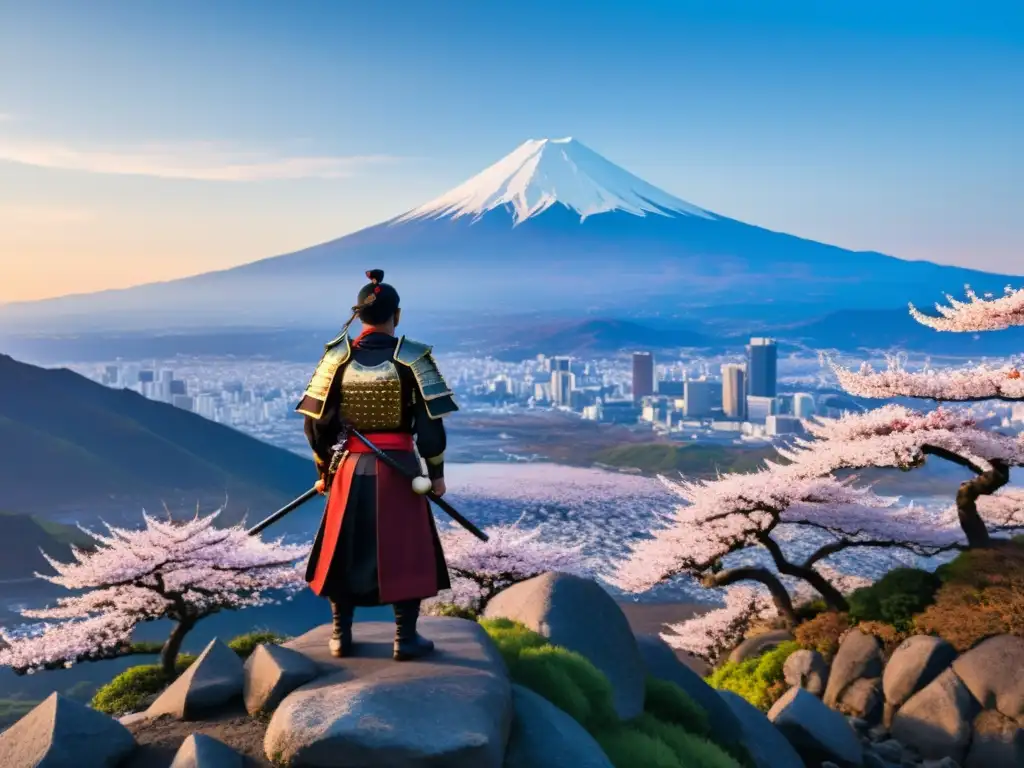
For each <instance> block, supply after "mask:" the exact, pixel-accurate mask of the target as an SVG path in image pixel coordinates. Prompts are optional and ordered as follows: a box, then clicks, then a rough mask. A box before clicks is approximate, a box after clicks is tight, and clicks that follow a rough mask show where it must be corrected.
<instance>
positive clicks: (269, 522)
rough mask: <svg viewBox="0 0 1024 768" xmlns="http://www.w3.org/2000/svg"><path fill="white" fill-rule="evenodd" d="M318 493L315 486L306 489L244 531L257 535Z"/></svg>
mask: <svg viewBox="0 0 1024 768" xmlns="http://www.w3.org/2000/svg"><path fill="white" fill-rule="evenodd" d="M319 495H320V491H318V490H317V489H316V486H313V487H312V488H310V489H309V490H308V491H306V492H305V493H304V494H302V495H301V496H299V497H298V498H297V499H293V500H292V501H289V502H288V503H287V504H285V505H284V506H283V507H281V508H280V509H279V510H277V512H275V513H274V514H272V515H270V516H269V517H267V518H266V519H265V520H261V521H260V522H258V523H256V525H254V526H253V527H252V528H250V529H249V530H248V531H246V533H248V534H249V535H250V536H255V535H257V534H258V533H260V532H261V531H262V530H263V529H264V528H266V527H267V526H269V525H273V524H274V523H276V522H277V521H278V520H280V519H281V518H282V517H284V516H285V515H287V514H288V513H289V512H291V511H292V510H294V509H297V508H298V507H301V506H302V505H303V504H305V503H306V502H307V501H309V500H310V499H312V498H313V497H314V496H319Z"/></svg>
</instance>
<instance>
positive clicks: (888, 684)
mask: <svg viewBox="0 0 1024 768" xmlns="http://www.w3.org/2000/svg"><path fill="white" fill-rule="evenodd" d="M955 658H956V649H955V648H953V646H952V645H950V644H949V643H947V642H946V641H945V640H943V639H941V638H938V637H930V636H928V635H915V636H914V637H909V638H907V639H906V640H904V641H903V642H902V643H900V645H899V647H897V648H896V650H895V651H893V654H892V656H891V657H890V658H889V661H888V663H887V664H886V665H885V673H884V674H883V675H882V691H883V694H884V696H885V703H886V707H887V711H888V712H889V713H890V714H889V715H888V716H887V717H886V725H888V724H889V723H891V721H892V715H891V713H892V712H895V710H897V709H899V708H900V707H902V706H903V705H904V704H905V703H906V701H907V699H909V698H910V697H911V696H913V695H914V694H915V693H917V692H918V691H920V690H921V689H922V688H924V687H925V686H926V685H928V684H929V683H930V682H932V680H934V679H935V678H936V677H938V676H939V674H940V673H941V672H942V671H943V670H944V669H946V668H947V667H949V665H950V664H951V663H952V662H953V660H954V659H955Z"/></svg>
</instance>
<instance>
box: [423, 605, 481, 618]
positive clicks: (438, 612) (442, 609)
mask: <svg viewBox="0 0 1024 768" xmlns="http://www.w3.org/2000/svg"><path fill="white" fill-rule="evenodd" d="M425 613H426V615H427V616H450V617H452V618H455V619H469V620H470V621H476V620H477V618H478V616H477V614H476V612H474V611H473V610H471V609H469V608H463V607H462V606H461V605H455V604H454V603H432V604H431V605H430V606H427V607H426V611H425Z"/></svg>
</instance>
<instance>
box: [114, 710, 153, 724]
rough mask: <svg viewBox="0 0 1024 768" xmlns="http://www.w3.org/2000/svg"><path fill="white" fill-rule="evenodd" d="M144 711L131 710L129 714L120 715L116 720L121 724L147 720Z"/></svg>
mask: <svg viewBox="0 0 1024 768" xmlns="http://www.w3.org/2000/svg"><path fill="white" fill-rule="evenodd" d="M148 719H149V718H147V717H146V713H145V712H132V713H131V714H130V715H122V716H121V717H119V718H117V722H119V723H120V724H121V725H133V724H134V723H141V722H142V721H143V720H148Z"/></svg>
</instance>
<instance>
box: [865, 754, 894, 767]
mask: <svg viewBox="0 0 1024 768" xmlns="http://www.w3.org/2000/svg"><path fill="white" fill-rule="evenodd" d="M899 765H900V764H899V763H898V762H896V763H890V762H889V761H888V760H883V759H882V758H881V757H879V756H878V755H876V754H875V753H874V752H870V751H867V752H865V753H864V768H899Z"/></svg>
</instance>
